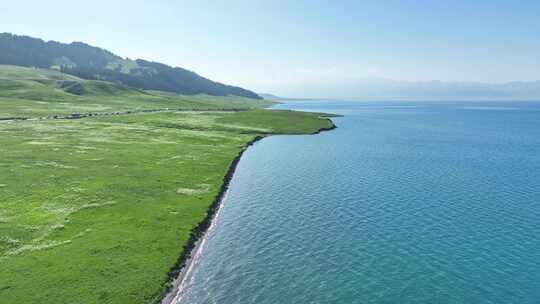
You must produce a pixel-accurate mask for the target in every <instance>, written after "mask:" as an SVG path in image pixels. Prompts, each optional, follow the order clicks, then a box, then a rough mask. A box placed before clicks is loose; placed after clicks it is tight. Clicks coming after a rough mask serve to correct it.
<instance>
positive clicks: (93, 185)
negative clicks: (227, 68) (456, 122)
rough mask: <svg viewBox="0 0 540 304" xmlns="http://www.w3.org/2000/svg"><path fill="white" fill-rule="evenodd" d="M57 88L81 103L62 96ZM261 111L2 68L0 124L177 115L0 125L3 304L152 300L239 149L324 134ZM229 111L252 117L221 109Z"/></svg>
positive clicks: (241, 103)
mask: <svg viewBox="0 0 540 304" xmlns="http://www.w3.org/2000/svg"><path fill="white" fill-rule="evenodd" d="M59 77H60V78H59ZM62 77H63V78H62ZM63 80H69V81H74V82H79V83H83V87H84V90H85V93H84V94H82V95H77V94H72V93H69V92H67V91H65V90H64V89H63V88H62V86H63V84H62V83H59V82H62V81H63ZM104 88H105V89H104ZM106 90H111V91H110V92H108V91H107V92H105V91H106ZM267 105H268V104H267V103H265V102H264V101H257V100H249V99H242V98H240V99H237V98H234V97H227V98H217V97H209V96H194V97H190V96H177V95H172V94H168V93H162V92H146V91H137V90H132V89H130V88H126V87H122V86H118V85H115V84H112V83H104V82H96V81H94V82H89V81H84V80H80V79H78V78H76V79H72V77H71V76H66V75H59V74H58V73H57V72H54V71H48V70H35V69H24V68H16V67H6V66H4V67H0V117H14V116H22V117H41V116H51V115H56V114H65V113H73V112H74V111H75V112H87V111H93V112H99V111H112V110H115V111H116V110H134V109H141V108H148V109H150V108H152V109H155V108H162V107H163V108H166V107H168V108H175V109H176V108H182V109H185V110H186V111H169V112H155V113H135V114H130V115H121V116H103V117H102V116H98V117H88V118H84V119H73V120H65V119H44V120H27V121H10V122H7V121H5V122H0V147H1V148H0V267H1V269H2V271H1V272H0V299H1V301H0V302H1V303H55V304H57V303H153V302H156V301H159V298H160V296H161V294H162V291H163V288H164V286H166V285H167V280H168V278H167V272H168V271H169V270H170V269H171V267H172V266H173V265H174V264H175V262H176V260H177V258H178V257H179V256H180V255H181V253H182V247H183V245H184V244H186V242H187V240H188V237H189V235H190V231H191V229H193V228H194V227H195V226H196V225H197V224H198V223H199V222H200V221H201V220H202V219H203V218H204V217H205V216H206V212H207V210H208V207H209V206H210V204H211V203H212V201H213V200H214V198H215V197H216V195H217V194H218V191H219V189H220V186H221V184H222V181H223V177H224V175H225V174H226V172H227V170H228V167H229V165H230V164H231V161H232V160H233V158H234V157H235V156H236V155H237V154H238V153H239V152H240V151H241V150H242V149H243V147H244V146H245V145H246V143H248V142H249V141H251V140H252V139H254V138H255V137H256V136H261V135H262V136H264V135H269V134H306V133H314V132H316V131H318V130H319V129H321V128H328V127H331V126H332V123H331V122H330V121H329V120H328V119H326V118H321V117H319V114H313V113H299V112H291V111H271V110H262V109H260V108H261V107H264V106H267ZM231 108H241V109H248V108H249V109H252V110H249V111H240V112H230V111H229V112H227V111H219V110H220V109H231ZM257 108H259V109H257ZM211 109H213V111H208V110H211ZM188 110H189V111H188ZM195 110H197V111H195ZM203 110H204V111H203Z"/></svg>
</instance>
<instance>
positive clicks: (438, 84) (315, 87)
mask: <svg viewBox="0 0 540 304" xmlns="http://www.w3.org/2000/svg"><path fill="white" fill-rule="evenodd" d="M304 92H307V93H308V94H309V95H307V96H306V95H304ZM287 93H288V94H289V95H296V96H302V95H304V97H307V98H333V99H350V100H367V101H370V100H387V101H392V100H396V101H398V100H402V101H406V100H414V101H420V100H425V101H514V100H524V101H525V100H530V101H540V81H512V82H505V83H487V82H449V81H438V80H433V81H399V80H391V79H382V78H358V79H353V80H348V81H342V82H339V81H335V82H326V83H316V84H303V85H302V86H299V87H298V88H294V91H293V90H290V91H289V92H287Z"/></svg>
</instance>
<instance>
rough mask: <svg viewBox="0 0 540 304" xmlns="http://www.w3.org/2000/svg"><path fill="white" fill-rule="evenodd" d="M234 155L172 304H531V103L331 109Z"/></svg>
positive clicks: (539, 243) (538, 251)
mask: <svg viewBox="0 0 540 304" xmlns="http://www.w3.org/2000/svg"><path fill="white" fill-rule="evenodd" d="M281 107H287V108H293V109H301V110H311V111H323V112H333V113H339V114H344V115H345V117H343V118H337V119H335V123H336V124H337V125H338V129H336V130H334V131H331V132H325V133H322V134H319V135H315V136H274V137H270V138H266V139H264V140H263V141H260V142H258V143H256V144H255V145H254V146H253V147H251V148H250V149H249V150H248V151H247V152H246V153H245V154H244V156H243V157H242V160H241V161H240V163H239V166H238V169H237V171H236V173H235V175H234V178H233V181H232V184H231V188H230V191H229V193H228V195H227V198H226V200H225V202H224V205H223V207H222V209H221V212H220V214H219V216H218V218H217V220H216V221H215V225H214V227H213V229H211V230H210V231H209V233H208V235H207V240H206V243H205V246H204V248H203V250H202V253H201V256H200V257H199V259H198V263H197V264H196V265H195V267H194V271H193V272H192V273H191V274H190V275H189V276H188V278H187V284H186V286H187V287H186V289H185V290H184V293H183V296H182V299H181V300H180V303H220V304H228V303H231V304H232V303H258V304H263V303H476V304H482V303H540V104H535V103H509V104H503V103H481V104H471V103H444V104H438V103H360V104H359V103H335V102H304V103H300V104H294V105H282V106H281Z"/></svg>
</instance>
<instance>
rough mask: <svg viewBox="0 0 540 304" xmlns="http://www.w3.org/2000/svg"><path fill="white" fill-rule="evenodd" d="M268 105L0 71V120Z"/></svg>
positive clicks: (30, 70)
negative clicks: (129, 111) (74, 114)
mask: <svg viewBox="0 0 540 304" xmlns="http://www.w3.org/2000/svg"><path fill="white" fill-rule="evenodd" d="M271 104H272V102H269V101H264V100H255V99H248V98H242V97H214V96H208V95H196V96H183V95H177V94H174V93H168V92H160V91H143V90H138V89H132V88H128V87H126V86H123V85H120V84H115V83H111V82H105V81H97V80H83V79H80V78H77V77H75V76H71V75H67V74H63V73H60V72H58V71H55V70H44V69H34V68H23V67H16V66H6V65H0V119H2V118H9V117H44V116H48V115H51V114H54V115H66V114H72V113H97V112H114V111H127V110H131V111H133V110H144V109H166V108H170V109H186V110H206V109H249V108H261V107H266V106H269V105H271Z"/></svg>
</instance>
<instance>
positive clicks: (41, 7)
mask: <svg viewBox="0 0 540 304" xmlns="http://www.w3.org/2000/svg"><path fill="white" fill-rule="evenodd" d="M0 20H1V21H0V32H11V33H14V34H20V35H29V36H34V37H39V38H42V39H44V40H56V41H60V42H72V41H83V42H86V43H89V44H91V45H95V46H99V47H102V48H105V49H108V50H110V51H112V52H114V53H116V54H118V55H120V56H122V57H129V58H133V59H135V58H142V59H147V60H153V61H159V62H163V63H166V64H169V65H173V66H180V67H183V68H186V69H189V70H192V71H195V72H197V73H198V74H200V75H202V76H205V77H208V78H210V79H212V80H216V81H220V82H224V83H227V84H233V85H239V86H242V87H245V88H248V89H251V90H254V91H256V92H262V93H265V92H268V93H273V94H276V95H282V96H291V97H300V96H309V95H310V93H309V92H310V91H311V92H315V91H316V92H317V94H323V95H324V94H327V95H328V96H331V95H336V94H338V93H336V92H339V91H340V90H345V88H350V87H351V85H353V84H354V83H355V82H358V81H362V80H364V79H393V80H399V81H426V80H441V81H460V82H461V81H478V82H499V83H500V82H506V81H516V80H522V81H533V80H539V79H540V39H539V38H540V1H538V0H520V1H510V0H508V1H497V0H490V1H487V0H475V1H470V0H467V1H464V0H431V1H423V0H417V1H412V0H410V1H409V0H402V1H392V0H387V1H380V0H378V1H377V0H373V1H371V0H366V1H360V0H358V1H318V0H311V1H279V0H274V1H256V0H251V1H234V0H228V1H172V0H170V1H167V0H153V1H141V0H130V1H122V0H117V1H112V0H108V1H103V0H93V1H76V0H71V1H64V0H49V1H38V0H35V1H27V0H18V1H4V3H2V9H1V10H0ZM341 88H343V89H341ZM349 95H350V94H349Z"/></svg>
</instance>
